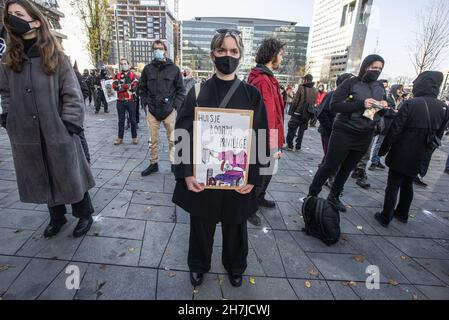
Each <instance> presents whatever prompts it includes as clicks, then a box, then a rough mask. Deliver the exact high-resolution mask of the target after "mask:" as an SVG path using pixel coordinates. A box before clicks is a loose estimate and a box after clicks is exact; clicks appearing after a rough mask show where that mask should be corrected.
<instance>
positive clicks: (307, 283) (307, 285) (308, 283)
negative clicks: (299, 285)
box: [304, 281, 312, 289]
mask: <svg viewBox="0 0 449 320" xmlns="http://www.w3.org/2000/svg"><path fill="white" fill-rule="evenodd" d="M304 285H305V287H306V288H308V289H310V288H312V283H311V282H310V281H306V282H305V283H304Z"/></svg>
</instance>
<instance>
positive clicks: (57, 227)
mask: <svg viewBox="0 0 449 320" xmlns="http://www.w3.org/2000/svg"><path fill="white" fill-rule="evenodd" d="M66 223H67V219H66V218H65V217H62V219H61V220H59V221H50V224H49V225H48V227H47V228H46V229H45V231H44V238H51V237H54V236H55V235H57V234H58V233H59V231H61V228H62V226H64V225H65V224H66Z"/></svg>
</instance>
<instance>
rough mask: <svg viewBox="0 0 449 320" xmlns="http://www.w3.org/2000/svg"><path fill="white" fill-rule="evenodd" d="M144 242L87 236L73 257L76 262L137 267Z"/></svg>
mask: <svg viewBox="0 0 449 320" xmlns="http://www.w3.org/2000/svg"><path fill="white" fill-rule="evenodd" d="M141 246H142V241H137V240H125V239H114V238H101V237H90V236H87V237H85V238H84V239H83V242H81V245H80V247H79V248H78V250H77V251H76V253H75V256H74V257H73V260H74V261H81V262H91V263H103V264H114V265H122V266H137V265H138V263H139V256H140V250H141Z"/></svg>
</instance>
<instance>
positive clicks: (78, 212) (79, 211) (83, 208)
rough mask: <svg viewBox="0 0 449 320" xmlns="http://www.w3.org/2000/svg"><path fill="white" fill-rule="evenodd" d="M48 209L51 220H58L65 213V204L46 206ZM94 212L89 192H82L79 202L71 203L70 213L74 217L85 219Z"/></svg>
mask: <svg viewBox="0 0 449 320" xmlns="http://www.w3.org/2000/svg"><path fill="white" fill-rule="evenodd" d="M48 211H49V212H50V218H51V220H52V221H60V220H62V219H63V217H64V215H66V214H67V208H66V206H65V205H60V206H55V207H48ZM94 212H95V210H94V207H93V205H92V201H91V199H90V195H89V192H86V193H85V194H84V198H83V200H81V202H78V203H74V204H72V214H73V216H74V217H75V218H78V219H83V218H86V219H87V218H89V217H90V216H92V214H93V213H94Z"/></svg>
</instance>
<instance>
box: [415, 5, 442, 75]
mask: <svg viewBox="0 0 449 320" xmlns="http://www.w3.org/2000/svg"><path fill="white" fill-rule="evenodd" d="M417 22H418V23H417V25H418V27H417V30H416V32H415V41H414V42H412V43H411V44H410V52H411V59H412V63H413V65H414V67H415V70H416V73H417V74H420V73H422V72H423V71H426V70H430V69H433V68H434V67H436V66H438V64H439V63H440V62H441V61H440V60H441V59H442V58H443V57H444V56H445V55H446V53H447V52H448V49H449V2H448V1H447V0H433V1H432V2H431V3H430V4H429V5H428V6H427V7H426V8H425V9H424V10H422V11H421V12H420V13H418V17H417Z"/></svg>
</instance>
